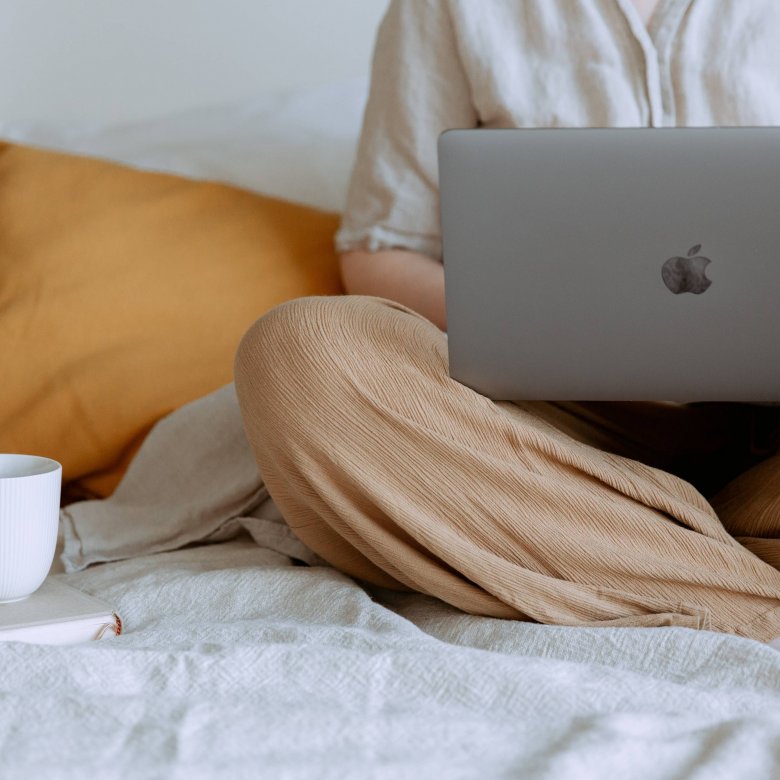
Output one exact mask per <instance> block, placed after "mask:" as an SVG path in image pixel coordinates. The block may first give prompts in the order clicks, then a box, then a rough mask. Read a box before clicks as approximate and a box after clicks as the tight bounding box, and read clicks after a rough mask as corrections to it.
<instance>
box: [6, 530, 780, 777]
mask: <svg viewBox="0 0 780 780" xmlns="http://www.w3.org/2000/svg"><path fill="white" fill-rule="evenodd" d="M57 576H58V577H62V578H64V580H65V581H66V582H69V583H70V584H72V585H74V586H76V587H79V588H82V589H83V590H85V591H87V592H90V593H93V594H95V595H98V596H100V597H102V598H105V599H108V600H109V601H110V602H112V603H113V604H114V605H115V606H116V607H117V609H118V610H119V611H120V614H121V615H122V616H123V617H124V620H125V625H126V627H127V633H125V634H124V635H122V636H120V637H117V638H115V639H111V640H108V641H103V642H94V643H87V644H84V645H77V646H71V647H53V646H31V645H23V644H20V643H7V644H4V645H0V691H2V693H0V735H2V736H1V738H0V776H2V777H8V778H19V777H36V778H38V777H47V778H52V777H53V778H60V777H62V778H65V777H67V778H84V777H89V776H91V775H92V773H96V774H98V773H99V775H100V776H101V777H120V776H121V777H123V778H128V777H156V778H158V777H159V778H163V777H164V778H185V777H186V778H198V777H215V776H223V777H228V776H229V777H232V778H241V777H247V778H250V777H252V778H255V777H268V778H361V780H362V778H369V777H370V778H415V779H416V778H424V777H447V778H465V777H473V778H498V777H510V776H511V777H522V778H528V779H529V780H531V779H532V778H566V779H567V780H569V779H570V778H621V780H622V779H624V778H632V779H635V780H640V779H641V778H702V779H705V778H706V780H713V778H770V777H776V776H777V775H778V771H780V764H779V763H778V755H777V753H778V751H777V745H778V744H780V709H779V708H780V653H777V652H776V651H775V650H773V649H772V648H770V647H767V646H765V645H762V644H760V643H758V642H754V641H752V640H748V639H741V638H737V637H733V636H727V635H723V634H716V633H713V632H703V631H694V630H691V629H681V628H655V629H625V628H622V629H621V628H616V629H574V628H567V627H553V626H542V625H537V624H527V623H520V622H514V621H504V620H497V619H492V618H479V617H473V616H469V615H465V614H463V613H460V612H459V611H457V610H455V609H453V608H452V607H449V606H448V605H446V604H443V603H442V602H440V601H438V600H436V599H433V598H430V597H427V596H422V595H417V594H398V593H391V592H389V591H383V590H381V589H379V588H377V589H373V590H372V591H371V593H373V595H374V597H375V598H376V599H378V600H376V601H375V600H372V598H371V595H370V593H369V592H367V591H366V590H365V589H363V588H362V587H360V586H359V585H358V584H356V582H355V581H353V580H352V579H350V578H349V577H347V576H345V575H343V574H341V573H340V572H338V571H337V570H336V569H333V568H332V567H327V566H314V567H308V566H294V565H292V560H291V559H290V558H287V557H286V556H283V555H280V554H279V553H277V552H273V551H270V550H267V549H264V548H262V547H259V546H258V545H257V544H256V543H255V542H253V541H252V540H251V539H249V538H247V537H239V538H237V539H234V540H231V541H228V542H223V543H218V544H211V545H204V546H196V547H190V548H187V549H182V550H178V551H173V552H167V553H159V554H156V555H151V556H142V557H138V558H134V559H131V560H126V561H121V562H114V563H106V564H101V565H96V566H92V567H90V568H88V569H85V570H84V571H81V572H77V573H73V574H59V575H57ZM387 605H389V606H387Z"/></svg>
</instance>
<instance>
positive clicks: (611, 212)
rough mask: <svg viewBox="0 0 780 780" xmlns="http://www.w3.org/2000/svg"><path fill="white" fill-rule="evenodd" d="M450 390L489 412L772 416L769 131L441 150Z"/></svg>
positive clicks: (687, 131) (598, 134)
mask: <svg viewBox="0 0 780 780" xmlns="http://www.w3.org/2000/svg"><path fill="white" fill-rule="evenodd" d="M438 152H439V177H440V179H439V180H440V208H441V227H442V245H443V262H444V274H445V290H446V305H447V328H448V337H449V339H448V340H449V359H450V374H451V376H452V377H453V378H454V379H457V380H458V381H460V382H462V383H463V384H465V385H468V386H470V387H472V388H474V389H475V390H477V391H479V392H480V393H482V394H483V395H486V396H488V397H490V398H493V399H495V400H521V399H525V400H550V401H553V400H582V401H586V400H591V401H609V400H624V401H625V400H664V401H677V402H694V401H740V402H761V401H778V400H780V128H776V127H751V128H745V127H729V128H517V129H506V130H505V129H475V130H448V131H446V132H444V133H442V135H441V136H440V137H439V142H438Z"/></svg>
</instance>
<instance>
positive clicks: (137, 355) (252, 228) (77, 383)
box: [0, 143, 341, 496]
mask: <svg viewBox="0 0 780 780" xmlns="http://www.w3.org/2000/svg"><path fill="white" fill-rule="evenodd" d="M337 227H338V215H336V214H331V213H326V212H320V211H317V210H314V209H311V208H308V207H305V206H301V205H298V204H294V203H288V202H285V201H281V200H278V199H274V198H269V197H264V196H261V195H257V194H253V193H250V192H247V191H243V190H239V189H237V188H234V187H230V186H226V185H222V184H214V183H209V182H201V181H193V180H189V179H185V178H181V177H177V176H171V175H163V174H155V173H148V172H142V171H138V170H134V169H131V168H128V167H124V166H121V165H118V164H115V163H111V162H106V161H100V160H95V159H90V158H85V157H77V156H73V155H68V154H60V153H56V152H50V151H44V150H40V149H35V148H30V147H24V146H20V145H12V144H3V143H0V354H1V355H2V361H1V363H2V376H0V451H4V452H22V453H35V454H39V455H46V456H48V457H51V458H55V459H56V460H58V461H60V462H61V463H62V465H63V482H65V483H69V484H70V488H71V495H78V494H81V495H83V496H89V495H95V496H105V495H108V494H110V493H111V492H112V491H113V489H114V487H115V486H116V484H117V483H118V481H119V479H120V478H121V475H122V473H123V472H124V470H125V468H126V467H127V464H128V462H129V460H130V458H131V457H132V455H133V453H134V452H135V451H136V450H137V448H138V447H139V446H140V443H141V442H142V441H143V438H144V436H145V435H146V433H148V431H149V430H150V428H151V427H152V425H153V424H154V423H155V422H156V421H157V420H159V419H160V418H161V417H163V416H165V415H166V414H168V413H169V412H171V411H173V410H174V409H176V408H177V407H179V406H181V405H182V404H184V403H186V402H188V401H192V400H194V399H195V398H198V397H200V396H202V395H205V394H206V393H209V392H211V391H212V390H215V389H216V388H218V387H220V386H221V385H223V384H226V383H228V382H230V381H232V378H233V377H232V365H233V355H234V353H235V350H236V347H237V346H238V342H239V340H240V338H241V336H242V335H243V333H244V332H245V330H246V329H247V328H248V327H249V325H251V323H252V322H253V321H254V320H255V319H257V318H258V317H259V316H260V315H262V314H263V313H264V312H266V311H267V310H269V309H270V308H272V307H273V306H275V305H276V304H278V303H281V302H283V301H285V300H289V299H291V298H296V297H300V296H303V295H317V294H323V295H331V294H337V293H339V292H341V286H340V281H339V273H338V261H337V257H336V255H335V253H334V250H333V246H332V237H333V234H334V233H335V232H336V229H337ZM76 481H78V482H77V483H76ZM74 485H75V486H74Z"/></svg>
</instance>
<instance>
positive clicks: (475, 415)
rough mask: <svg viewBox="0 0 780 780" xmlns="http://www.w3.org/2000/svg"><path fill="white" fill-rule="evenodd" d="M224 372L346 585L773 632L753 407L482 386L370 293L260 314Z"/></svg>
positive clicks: (278, 490) (438, 341) (765, 481)
mask: <svg viewBox="0 0 780 780" xmlns="http://www.w3.org/2000/svg"><path fill="white" fill-rule="evenodd" d="M529 338H533V334H529ZM235 384H236V391H237V393H238V399H239V404H240V407H241V412H242V416H243V421H244V426H245V429H246V433H247V436H248V439H249V441H250V444H251V446H252V449H253V451H254V453H255V457H256V459H257V463H258V466H259V469H260V472H261V474H262V476H263V478H264V479H265V482H266V484H267V486H268V489H269V491H270V493H271V495H272V497H273V498H274V500H275V501H276V504H277V506H278V507H279V509H280V510H281V512H282V514H283V515H284V517H285V519H286V521H287V522H288V523H289V525H290V527H291V528H292V530H293V532H294V533H295V535H296V536H298V537H299V538H300V539H301V541H303V542H304V543H305V544H306V545H307V546H309V547H310V548H311V549H312V550H314V551H315V552H316V553H318V554H319V555H320V556H321V557H322V558H324V559H325V560H326V561H328V562H329V563H331V564H332V565H333V566H335V567H336V568H338V569H340V570H341V571H343V572H345V573H346V574H348V575H350V576H352V577H354V578H355V579H357V580H362V581H364V582H366V583H371V584H375V585H379V586H382V587H385V588H391V589H396V590H411V591H418V592H422V593H425V594H428V595H431V596H434V597H436V598H439V599H441V600H442V601H444V602H447V603H448V604H451V605H453V606H455V607H458V608H459V609H461V610H463V611H465V612H468V613H471V614H475V615H485V616H492V617H498V618H509V619H516V620H530V621H537V622H540V623H545V624H556V625H570V626H684V627H688V628H696V629H706V630H712V631H722V632H728V633H733V634H738V635H740V636H744V637H750V638H753V639H756V640H759V641H763V642H766V641H769V640H771V639H773V638H775V637H777V636H780V570H779V567H780V454H778V455H774V454H771V453H772V452H775V451H776V450H772V449H770V450H768V451H767V450H766V449H764V450H759V451H758V452H752V451H751V446H753V447H754V448H755V443H756V441H759V442H760V440H761V438H762V437H764V438H766V435H767V431H765V430H757V431H756V430H753V432H752V434H751V428H753V429H755V428H756V425H757V424H759V423H760V421H761V419H764V418H758V417H757V416H756V415H755V414H754V409H753V408H752V407H749V406H747V405H744V404H688V405H683V404H672V403H664V402H625V403H623V402H620V403H612V402H609V403H608V402H602V403H578V402H567V403H562V402H559V403H548V402H543V401H531V402H523V401H519V402H515V403H508V402H500V403H496V402H493V401H491V400H489V399H487V398H485V397H484V396H482V395H480V394H478V393H476V392H474V391H473V390H471V389H469V388H467V387H465V386H463V385H461V384H459V383H458V382H455V381H453V380H452V379H450V378H449V376H448V372H447V342H446V337H445V336H444V334H443V333H442V332H441V331H440V330H439V329H438V328H437V327H436V326H434V325H433V324H432V323H430V322H429V321H428V320H426V319H425V318H423V317H421V316H420V315H418V314H416V313H414V312H412V311H411V310H409V309H407V308H405V307H404V306H401V305H400V304H397V303H394V302H391V301H388V300H384V299H380V298H372V297H366V296H339V297H310V298H300V299H297V300H294V301H290V302H288V303H285V304H282V305H281V306H278V307H277V308H275V309H273V310H272V311H270V312H269V313H268V314H266V315H264V316H263V317H261V318H260V319H259V320H258V321H257V322H256V323H255V324H254V325H253V326H252V327H251V328H250V329H249V330H248V332H247V333H246V334H245V336H244V338H243V340H242V341H241V344H240V346H239V349H238V352H237V355H236V361H235ZM761 411H762V412H765V411H766V410H761ZM756 420H759V423H757V422H756ZM768 453H769V454H768Z"/></svg>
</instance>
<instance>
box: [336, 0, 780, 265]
mask: <svg viewBox="0 0 780 780" xmlns="http://www.w3.org/2000/svg"><path fill="white" fill-rule="evenodd" d="M778 40H780V4H778V3H777V2H775V0H750V2H748V3H746V2H741V1H740V0H718V2H714V0H660V3H659V5H658V6H657V8H656V11H655V13H654V14H653V16H652V18H651V19H650V22H649V23H648V24H647V25H645V24H644V22H643V21H642V18H641V16H640V14H639V12H638V11H637V9H636V7H635V6H634V5H633V4H632V2H631V0H578V2H571V0H523V2H518V0H491V2H489V3H475V2H473V0H392V2H391V3H390V6H389V9H388V11H387V13H386V15H385V17H384V19H383V21H382V24H381V26H380V29H379V32H378V36H377V40H376V47H375V51H374V59H373V67H372V79H371V90H370V94H369V98H368V103H367V106H366V110H365V114H364V117H363V127H362V133H361V137H360V142H359V145H358V151H357V157H356V160H355V164H354V168H353V172H352V178H351V180H350V186H349V192H348V198H347V203H346V208H345V210H344V214H343V216H342V220H341V224H340V228H339V231H338V233H337V235H336V239H335V242H336V249H337V250H338V251H339V252H345V251H348V250H350V249H368V250H376V249H383V248H393V247H396V248H403V249H409V250H412V251H416V252H420V253H422V254H427V255H429V256H431V257H434V258H436V259H440V258H441V236H440V225H439V210H438V209H439V201H438V163H437V155H436V144H437V139H438V136H439V134H440V133H441V132H443V131H444V130H447V129H451V128H474V127H484V128H506V127H674V126H680V127H685V126H702V127H704V126H714V125H717V126H730V125H732V126H741V125H754V126H762V125H779V124H780V46H778V45H777V42H778ZM474 262H475V263H478V262H479V259H478V258H475V259H474Z"/></svg>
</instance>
